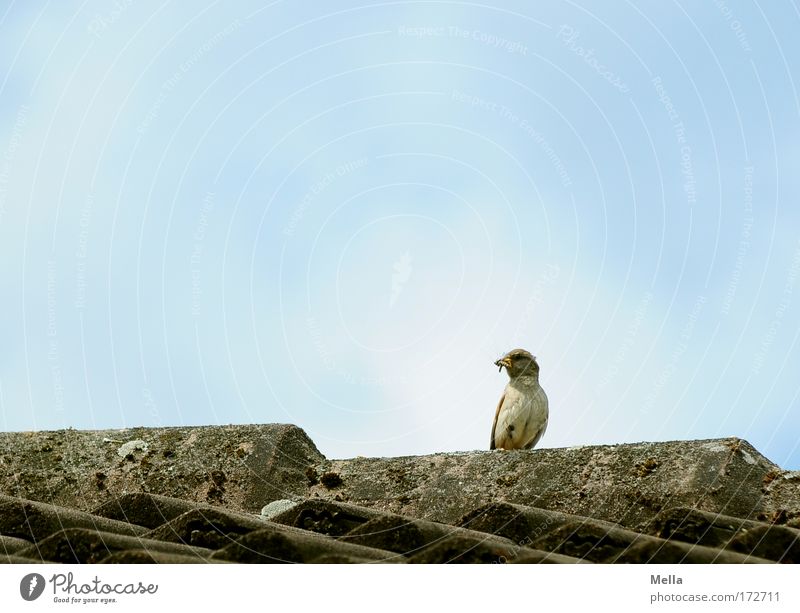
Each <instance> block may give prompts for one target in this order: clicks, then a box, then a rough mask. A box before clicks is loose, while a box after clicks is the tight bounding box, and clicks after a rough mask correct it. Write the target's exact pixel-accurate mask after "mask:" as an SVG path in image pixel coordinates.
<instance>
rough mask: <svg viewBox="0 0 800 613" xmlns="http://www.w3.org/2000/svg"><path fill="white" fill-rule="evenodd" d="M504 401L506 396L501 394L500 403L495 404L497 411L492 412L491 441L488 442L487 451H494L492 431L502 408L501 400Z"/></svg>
mask: <svg viewBox="0 0 800 613" xmlns="http://www.w3.org/2000/svg"><path fill="white" fill-rule="evenodd" d="M505 399H506V395H505V394H503V395H502V396H500V402H498V403H497V410H495V412H494V422H492V440H491V441H489V449H494V448H495V447H494V430H495V428H496V427H497V416H498V415H500V408H501V407H502V406H503V400H505Z"/></svg>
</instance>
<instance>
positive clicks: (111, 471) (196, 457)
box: [0, 424, 324, 512]
mask: <svg viewBox="0 0 800 613" xmlns="http://www.w3.org/2000/svg"><path fill="white" fill-rule="evenodd" d="M323 460H324V457H323V456H322V454H320V452H319V451H318V450H317V448H316V447H315V446H314V443H313V442H312V441H311V439H309V438H308V436H307V435H306V434H305V432H303V430H301V429H300V428H298V427H296V426H292V425H285V424H268V425H252V426H204V427H187V428H131V429H127V430H106V431H102V430H101V431H76V430H60V431H56V432H11V433H0V493H3V494H7V495H11V496H16V497H20V498H26V499H29V500H38V501H44V502H48V503H53V504H57V505H60V506H65V507H72V508H77V509H84V510H90V509H94V508H96V507H98V506H100V505H101V504H103V503H105V502H107V501H109V500H110V499H112V498H113V497H114V496H118V495H121V494H126V493H136V492H152V493H155V494H160V495H163V496H171V497H174V498H182V499H185V500H189V501H196V502H202V503H209V504H217V505H224V506H226V507H228V508H231V509H238V510H246V511H251V512H258V510H259V509H261V507H262V506H264V504H266V503H267V502H269V501H271V500H275V499H278V498H292V497H293V496H297V495H302V494H304V493H305V491H306V484H307V483H308V478H307V476H306V474H305V471H306V469H307V468H308V466H310V465H313V464H317V463H319V462H321V461H323Z"/></svg>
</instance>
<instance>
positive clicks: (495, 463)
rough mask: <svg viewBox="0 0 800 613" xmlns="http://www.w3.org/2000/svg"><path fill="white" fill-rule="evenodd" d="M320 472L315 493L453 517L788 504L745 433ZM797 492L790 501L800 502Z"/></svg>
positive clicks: (349, 464)
mask: <svg viewBox="0 0 800 613" xmlns="http://www.w3.org/2000/svg"><path fill="white" fill-rule="evenodd" d="M317 471H318V472H319V473H320V474H321V473H323V472H324V473H325V474H327V476H328V481H329V484H328V485H326V484H325V483H324V482H320V483H318V484H315V485H313V486H312V487H311V488H310V489H311V492H310V493H309V495H310V496H313V495H314V494H316V495H318V496H320V497H321V498H327V499H335V500H342V501H347V502H351V503H354V504H358V505H362V506H370V507H375V508H378V509H381V510H384V511H390V512H394V513H400V514H405V515H412V516H414V517H418V518H424V519H430V520H434V521H439V522H444V523H455V522H456V521H457V520H458V519H459V518H460V517H461V516H462V515H463V514H464V513H465V512H466V511H467V510H470V509H474V508H477V507H478V506H480V505H483V504H488V503H492V502H499V501H504V502H510V503H516V504H522V505H526V506H531V507H538V508H541V509H548V510H552V511H561V512H564V513H571V514H575V515H582V516H587V517H592V518H595V519H602V520H607V521H612V522H617V523H620V524H623V525H625V526H629V527H635V526H637V525H639V524H640V523H642V522H645V521H649V520H650V519H652V518H653V517H654V516H655V515H656V514H657V513H658V512H659V511H661V510H662V509H665V508H668V507H675V506H685V507H692V508H697V509H701V510H705V511H711V512H714V513H724V514H727V515H733V516H736V517H743V518H748V517H753V518H755V517H756V516H758V515H759V514H763V513H765V512H774V506H775V504H778V503H776V502H774V501H770V500H767V499H765V495H764V488H765V484H766V483H767V482H768V481H769V480H770V478H772V480H773V481H775V480H776V479H777V478H776V477H775V475H782V474H783V473H782V471H780V469H779V468H778V467H777V466H775V465H774V464H772V463H771V462H770V461H769V460H767V459H766V458H764V457H763V456H762V455H761V454H760V453H758V451H756V450H755V449H754V448H753V447H752V446H751V445H750V444H749V443H747V442H746V441H743V440H740V439H736V438H730V439H717V440H703V441H672V442H665V443H635V444H625V445H613V446H596V447H573V448H567V449H540V450H534V451H506V452H502V451H500V452H470V453H444V454H435V455H430V456H420V457H400V458H355V459H352V460H336V461H330V462H325V463H323V464H321V465H320V466H318V467H317ZM331 484H334V485H331ZM794 491H795V494H794V498H793V499H792V498H791V496H790V495H789V494H788V493H784V494H783V497H782V498H781V502H780V504H783V503H784V502H785V503H789V502H790V501H791V500H793V501H794V502H793V503H792V504H796V503H797V501H798V496H797V490H796V489H795V490H794ZM794 509H795V510H797V511H800V504H797V505H796V506H795V507H794ZM790 512H792V511H790Z"/></svg>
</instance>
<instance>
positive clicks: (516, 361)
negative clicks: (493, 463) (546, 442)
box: [489, 349, 549, 449]
mask: <svg viewBox="0 0 800 613" xmlns="http://www.w3.org/2000/svg"><path fill="white" fill-rule="evenodd" d="M494 365H495V366H498V367H499V370H503V367H505V369H506V372H507V373H508V377H509V379H510V380H509V382H508V384H507V385H506V389H505V391H504V392H503V395H502V396H501V397H500V402H498V403H497V410H496V411H495V413H494V423H493V424H492V438H491V441H490V443H489V449H533V447H534V445H536V443H538V442H539V440H540V439H541V438H542V435H543V434H544V431H545V430H546V429H547V420H548V417H549V408H548V401H547V394H545V393H544V390H543V389H542V386H541V385H539V364H538V363H537V362H536V358H535V357H534V356H533V355H531V354H530V352H528V351H525V350H524V349H512V350H511V351H509V352H508V353H507V354H506V355H504V356H503V357H502V358H500V359H499V360H497V361H496V362H495V363H494Z"/></svg>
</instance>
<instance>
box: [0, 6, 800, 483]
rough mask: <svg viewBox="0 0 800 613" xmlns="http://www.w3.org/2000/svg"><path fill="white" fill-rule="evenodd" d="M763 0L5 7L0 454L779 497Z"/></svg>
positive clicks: (784, 147)
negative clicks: (272, 462) (506, 361)
mask: <svg viewBox="0 0 800 613" xmlns="http://www.w3.org/2000/svg"><path fill="white" fill-rule="evenodd" d="M798 29H800V9H798V6H797V5H796V4H794V3H792V2H789V1H786V0H778V1H775V2H764V1H763V0H762V1H761V2H755V1H753V2H749V1H744V0H743V1H741V2H733V1H723V0H706V1H703V2H687V1H682V2H676V1H668V2H656V1H645V2H636V3H632V2H619V3H608V2H594V1H583V2H569V1H562V2H537V3H530V2H522V1H518V2H517V1H505V2H497V1H489V2H480V3H477V2H459V1H402V0H398V1H393V2H386V1H380V2H371V1H369V0H357V1H349V0H341V1H337V2H330V3H327V2H326V3H323V2H288V1H285V2H284V1H275V2H270V3H267V2H249V1H237V2H209V1H207V0H198V1H197V2H192V3H179V2H161V1H160V0H159V1H158V2H155V1H153V2H147V1H138V0H114V1H112V2H109V1H105V2H99V1H88V0H87V1H85V2H41V1H38V0H27V1H25V2H17V1H8V0H5V1H2V2H0V305H2V317H1V318H0V418H1V419H2V421H0V428H2V429H3V430H4V431H12V430H14V431H16V430H50V429H60V428H67V427H71V428H77V429H106V428H126V427H134V426H185V425H207V424H229V423H235V424H244V423H275V422H279V423H293V424H296V425H298V426H300V427H302V428H303V429H304V430H305V431H306V432H307V433H308V434H309V436H310V437H311V438H312V439H313V440H314V442H315V443H316V444H317V446H318V447H319V449H320V450H321V451H322V452H323V453H324V454H326V455H327V456H328V457H331V458H335V457H353V456H358V455H363V456H395V455H413V454H423V453H435V452H443V451H456V450H472V449H488V444H489V432H490V429H491V423H492V418H493V416H494V410H495V406H496V403H497V400H498V399H499V397H500V395H501V393H502V390H503V387H504V386H505V384H506V382H507V376H506V374H505V372H502V373H499V372H498V370H497V368H496V367H495V366H494V365H493V362H494V361H495V360H496V359H498V358H499V357H500V356H502V355H503V354H504V353H505V352H506V351H508V350H510V349H512V348H515V347H523V348H526V349H528V350H530V351H531V352H532V353H533V354H534V355H536V356H537V358H538V362H539V364H540V366H541V384H542V386H543V388H544V389H545V391H546V393H547V395H548V397H549V402H550V422H549V427H548V430H547V433H546V434H545V436H544V438H543V439H542V441H541V442H540V444H539V446H540V447H564V446H576V445H594V444H617V443H626V442H637V441H667V440H675V439H708V438H719V437H730V436H737V437H740V438H743V439H746V440H747V441H749V442H750V443H752V444H753V445H754V446H755V447H756V448H757V449H758V450H760V451H761V452H762V453H763V454H764V455H765V456H766V457H768V458H769V459H770V460H772V461H773V462H775V463H777V464H779V465H781V466H783V467H785V468H793V469H798V468H800V445H799V444H798V429H799V427H800V377H798V373H799V372H800V346H799V345H798V336H799V335H800V296H798V294H800V278H799V277H800V206H798V202H800V172H798V170H800V97H799V96H798V81H799V80H800V42H798V37H797V31H798Z"/></svg>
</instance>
